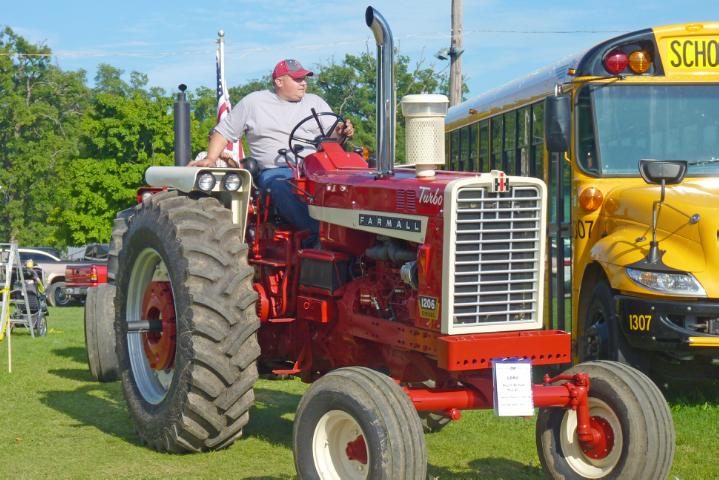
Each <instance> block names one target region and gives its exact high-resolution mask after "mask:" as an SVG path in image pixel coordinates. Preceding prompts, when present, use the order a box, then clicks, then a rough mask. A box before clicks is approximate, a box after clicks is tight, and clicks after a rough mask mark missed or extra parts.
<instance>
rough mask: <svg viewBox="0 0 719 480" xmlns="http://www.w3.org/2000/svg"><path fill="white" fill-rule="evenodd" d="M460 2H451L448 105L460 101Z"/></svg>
mask: <svg viewBox="0 0 719 480" xmlns="http://www.w3.org/2000/svg"><path fill="white" fill-rule="evenodd" d="M463 51H464V50H462V0H452V43H451V45H450V48H449V58H450V64H449V65H450V68H449V105H450V106H452V105H457V104H458V103H460V102H461V101H462V57H461V55H462V52H463Z"/></svg>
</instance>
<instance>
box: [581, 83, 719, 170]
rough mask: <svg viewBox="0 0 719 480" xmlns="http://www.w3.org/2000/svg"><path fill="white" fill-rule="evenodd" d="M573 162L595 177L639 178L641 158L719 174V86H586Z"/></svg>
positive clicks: (582, 97) (583, 91) (582, 94)
mask: <svg viewBox="0 0 719 480" xmlns="http://www.w3.org/2000/svg"><path fill="white" fill-rule="evenodd" d="M577 116H578V122H577V161H578V163H579V165H580V167H582V169H584V170H585V171H587V172H588V173H591V174H594V175H598V176H639V160H641V159H653V160H686V161H688V162H689V171H688V173H687V175H688V176H692V175H695V176H696V175H699V176H703V175H719V85H696V84H695V85H689V84H684V85H616V84H602V85H597V84H594V85H588V86H586V87H584V88H582V90H581V91H580V93H579V96H578V98H577Z"/></svg>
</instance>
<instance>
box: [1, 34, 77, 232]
mask: <svg viewBox="0 0 719 480" xmlns="http://www.w3.org/2000/svg"><path fill="white" fill-rule="evenodd" d="M0 52H1V53H2V55H0V111H2V115H1V116H0V145H2V149H0V239H2V240H4V241H7V240H9V239H11V238H14V239H16V240H17V241H18V242H20V243H23V244H38V243H41V244H59V242H58V241H57V237H56V232H57V228H58V227H57V225H55V224H53V223H51V222H49V218H50V217H51V214H52V211H53V209H54V208H55V206H56V205H61V204H63V201H64V199H63V198H62V196H61V195H60V193H59V192H58V190H57V179H58V177H59V176H60V175H61V173H62V172H63V171H64V170H65V169H66V168H67V166H68V165H69V163H70V161H71V159H72V158H74V157H76V156H77V153H78V149H77V135H78V132H79V125H80V118H81V116H82V112H83V111H84V109H85V108H86V106H87V104H88V99H89V98H88V94H89V91H88V89H87V87H86V86H85V72H84V71H78V72H63V71H62V70H60V69H59V68H58V67H56V66H54V65H52V63H51V61H50V54H51V51H50V49H49V48H48V47H47V46H44V45H34V44H31V43H30V42H28V41H26V40H25V39H23V38H22V37H21V36H19V35H17V34H16V33H15V32H13V30H12V29H10V28H5V29H4V30H2V32H0Z"/></svg>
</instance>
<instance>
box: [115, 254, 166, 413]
mask: <svg viewBox="0 0 719 480" xmlns="http://www.w3.org/2000/svg"><path fill="white" fill-rule="evenodd" d="M166 272H167V270H166V268H165V264H164V262H163V261H162V257H160V254H159V253H157V251H155V250H154V249H152V248H145V249H144V250H143V251H142V252H140V254H139V255H138V256H137V259H136V260H135V264H134V265H133V266H132V271H131V273H130V282H129V285H128V287H127V307H126V308H127V310H126V313H127V317H126V321H127V322H131V321H138V320H144V319H143V318H142V299H143V297H144V295H145V289H146V288H147V286H148V285H149V284H150V282H152V281H157V280H167V273H166ZM172 298H173V299H174V298H175V297H174V292H173V297H172ZM127 350H128V356H129V359H130V368H131V369H132V376H133V377H134V379H135V385H136V386H137V390H138V391H139V392H140V395H141V396H142V398H143V399H144V400H145V401H146V402H147V403H150V404H152V405H158V404H160V403H162V401H163V400H164V399H165V397H166V396H167V392H168V390H169V389H170V384H171V383H172V378H173V377H174V375H175V369H174V368H170V369H167V370H155V369H153V368H152V367H151V366H150V363H149V362H148V360H147V355H146V354H145V349H144V346H143V338H142V335H141V334H139V333H138V332H128V333H127Z"/></svg>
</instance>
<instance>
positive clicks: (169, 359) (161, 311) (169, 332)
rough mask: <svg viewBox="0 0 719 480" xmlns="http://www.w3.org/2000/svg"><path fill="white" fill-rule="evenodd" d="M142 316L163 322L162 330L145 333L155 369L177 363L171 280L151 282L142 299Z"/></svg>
mask: <svg viewBox="0 0 719 480" xmlns="http://www.w3.org/2000/svg"><path fill="white" fill-rule="evenodd" d="M142 312H143V313H142V318H143V319H145V320H159V321H160V322H162V331H161V332H149V333H143V334H142V337H143V346H144V347H145V355H146V356H147V360H148V362H149V363H150V367H152V368H153V369H154V370H168V369H171V368H173V367H174V365H175V342H176V331H175V305H174V302H173V298H172V286H171V285H170V282H155V281H153V282H150V284H149V285H148V286H147V288H145V295H144V297H143V299H142Z"/></svg>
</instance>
